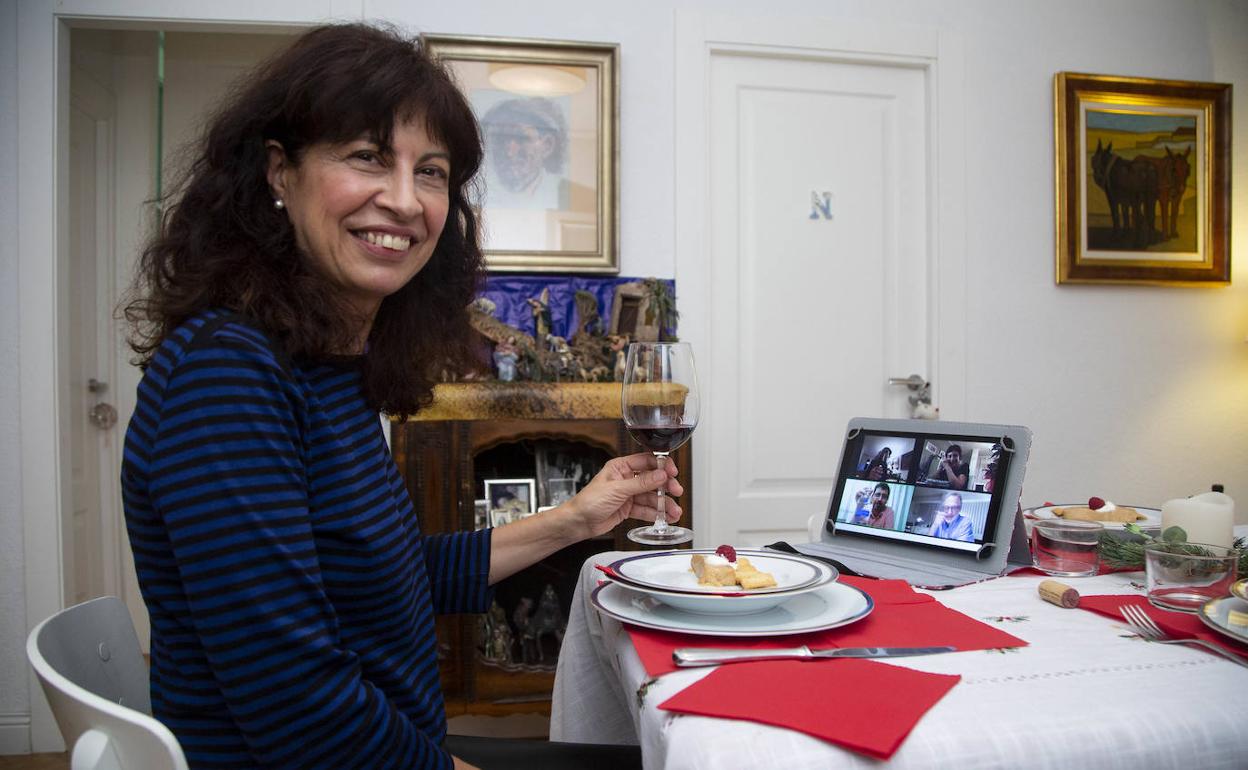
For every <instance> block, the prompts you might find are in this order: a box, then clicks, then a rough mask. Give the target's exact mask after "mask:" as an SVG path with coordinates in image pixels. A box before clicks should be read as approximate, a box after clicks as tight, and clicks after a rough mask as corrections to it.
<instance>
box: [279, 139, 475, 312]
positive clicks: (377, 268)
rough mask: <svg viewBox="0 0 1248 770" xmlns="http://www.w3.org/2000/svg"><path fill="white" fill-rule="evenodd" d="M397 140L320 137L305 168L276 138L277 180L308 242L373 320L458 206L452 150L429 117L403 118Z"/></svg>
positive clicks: (306, 248) (420, 263) (318, 262)
mask: <svg viewBox="0 0 1248 770" xmlns="http://www.w3.org/2000/svg"><path fill="white" fill-rule="evenodd" d="M391 142H392V144H393V147H390V148H387V149H384V150H383V149H382V148H380V147H378V146H377V144H376V143H375V142H373V141H372V140H371V139H369V138H367V137H361V138H359V139H356V140H354V141H350V142H345V143H343V144H315V145H311V146H309V147H308V148H307V149H306V150H305V151H304V155H303V158H302V159H301V162H300V163H299V165H298V166H295V165H292V164H291V162H290V159H289V158H288V157H287V156H286V153H285V152H284V150H283V149H282V147H281V145H279V144H278V143H277V142H271V143H270V145H269V171H268V178H269V185H270V187H271V188H272V189H273V193H274V195H276V196H277V197H279V198H281V199H282V201H283V202H284V204H285V208H286V212H287V214H288V216H289V217H290V221H291V224H292V225H293V226H294V230H295V239H296V242H297V244H298V245H299V248H300V249H301V250H302V251H303V252H304V253H305V254H307V255H308V257H309V258H310V259H311V260H312V262H313V263H314V264H315V266H316V268H317V269H318V270H320V271H321V272H322V273H323V274H325V275H326V276H328V277H329V278H331V279H332V280H334V281H335V282H336V283H338V285H339V286H341V287H342V290H343V291H344V292H345V294H346V295H347V298H348V299H349V301H350V302H351V303H352V304H353V305H354V306H355V307H356V308H357V309H358V310H359V311H360V312H361V313H362V314H363V315H364V317H365V318H367V319H369V320H371V319H372V318H373V317H374V316H375V315H376V313H377V308H378V307H379V306H380V305H381V301H382V300H383V299H385V298H386V297H387V296H389V295H391V294H393V293H394V292H396V291H398V290H399V289H401V288H403V286H404V285H406V284H407V282H408V281H410V280H411V279H412V277H413V276H415V275H416V274H417V273H419V272H420V270H421V268H423V267H424V266H425V263H427V262H428V261H429V258H430V257H431V256H432V255H433V250H434V248H435V247H436V246H437V244H438V237H439V236H441V234H442V228H443V226H444V225H445V224H446V217H447V211H448V209H449V208H450V185H449V180H450V171H451V160H450V154H449V153H448V152H447V151H446V148H444V147H442V146H441V145H440V144H438V143H436V142H434V141H433V140H432V139H430V138H429V136H428V134H426V132H425V127H424V121H423V120H420V119H417V120H413V121H411V122H408V123H403V124H399V125H396V126H395V128H394V132H393V136H392V137H391Z"/></svg>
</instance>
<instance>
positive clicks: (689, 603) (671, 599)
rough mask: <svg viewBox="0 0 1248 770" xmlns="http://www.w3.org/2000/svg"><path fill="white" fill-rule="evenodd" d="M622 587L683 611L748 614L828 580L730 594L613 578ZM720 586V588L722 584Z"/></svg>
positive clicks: (773, 605) (824, 583)
mask: <svg viewBox="0 0 1248 770" xmlns="http://www.w3.org/2000/svg"><path fill="white" fill-rule="evenodd" d="M828 569H829V570H832V572H833V573H834V574H833V576H832V577H833V579H835V577H836V574H835V572H836V570H835V568H833V567H830V566H829V567H828ZM616 582H617V583H619V584H620V585H621V586H623V587H625V588H628V589H630V590H632V591H637V592H639V593H643V594H646V595H647V596H653V597H654V598H655V599H658V600H659V601H661V602H663V603H664V604H666V605H668V606H671V607H675V608H676V609H678V610H684V611H685V612H693V613H696V614H699V615H748V614H750V613H752V612H763V611H765V610H769V609H771V608H772V607H776V606H779V605H781V604H784V603H785V602H787V601H788V600H790V599H792V598H793V597H794V596H798V595H800V594H804V593H809V592H811V591H818V590H819V589H820V588H821V587H823V586H824V585H827V583H828V582H831V581H824V582H819V583H815V584H814V585H809V586H805V587H804V588H794V589H792V590H789V591H781V592H779V593H764V594H759V593H754V592H752V591H740V589H738V591H739V592H738V593H731V594H702V593H681V592H678V591H664V590H662V589H659V588H650V587H648V586H642V585H637V584H636V583H628V582H624V581H618V580H617V581H616ZM721 589H722V587H721Z"/></svg>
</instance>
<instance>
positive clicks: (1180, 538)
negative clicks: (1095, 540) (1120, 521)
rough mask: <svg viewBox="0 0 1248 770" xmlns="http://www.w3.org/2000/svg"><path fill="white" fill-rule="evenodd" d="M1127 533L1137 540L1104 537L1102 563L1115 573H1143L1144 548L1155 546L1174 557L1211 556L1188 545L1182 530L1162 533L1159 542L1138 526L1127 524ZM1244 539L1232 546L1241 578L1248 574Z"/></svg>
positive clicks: (1105, 534)
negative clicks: (1120, 571) (1235, 552)
mask: <svg viewBox="0 0 1248 770" xmlns="http://www.w3.org/2000/svg"><path fill="white" fill-rule="evenodd" d="M1124 527H1125V529H1126V530H1127V531H1128V532H1130V533H1131V534H1133V535H1136V537H1134V538H1130V539H1124V538H1121V537H1115V536H1114V535H1112V534H1110V533H1109V532H1102V533H1101V542H1100V551H1101V561H1102V562H1104V563H1105V566H1107V567H1110V568H1112V569H1129V568H1132V567H1134V568H1136V569H1144V546H1146V545H1152V544H1154V543H1163V544H1165V545H1167V546H1168V547H1169V548H1170V549H1173V551H1174V552H1175V553H1180V554H1181V553H1187V554H1196V555H1209V554H1208V553H1207V552H1206V550H1205V549H1204V548H1201V547H1200V546H1196V545H1188V543H1187V533H1186V532H1184V531H1183V528H1182V527H1168V528H1167V529H1166V531H1165V532H1162V533H1161V537H1160V538H1156V537H1153V536H1152V535H1149V534H1147V533H1145V532H1144V530H1142V529H1140V527H1139V525H1138V524H1126V525H1124ZM1246 545H1248V544H1246V543H1245V541H1244V538H1242V537H1240V538H1236V539H1235V542H1234V543H1232V544H1231V548H1233V549H1235V550H1236V551H1237V552H1238V553H1239V569H1238V572H1239V574H1240V575H1245V574H1248V548H1246Z"/></svg>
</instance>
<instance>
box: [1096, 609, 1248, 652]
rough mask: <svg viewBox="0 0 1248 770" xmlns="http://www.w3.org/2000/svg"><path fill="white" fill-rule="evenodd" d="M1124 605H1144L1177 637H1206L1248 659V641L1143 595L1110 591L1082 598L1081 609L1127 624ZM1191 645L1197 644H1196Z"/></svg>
mask: <svg viewBox="0 0 1248 770" xmlns="http://www.w3.org/2000/svg"><path fill="white" fill-rule="evenodd" d="M1124 604H1134V605H1135V606H1137V607H1141V608H1143V610H1144V612H1145V613H1146V614H1147V615H1148V616H1149V617H1150V618H1152V619H1153V622H1154V623H1156V624H1157V625H1158V626H1161V630H1162V631H1165V632H1166V633H1167V634H1169V635H1170V636H1171V637H1173V638H1175V639H1202V640H1204V641H1206V642H1213V643H1214V644H1216V645H1218V646H1219V647H1221V648H1222V649H1224V650H1226V651H1227V652H1233V653H1235V654H1236V655H1242V656H1243V657H1245V658H1248V644H1240V643H1238V642H1236V641H1235V640H1233V639H1231V638H1229V637H1226V636H1223V635H1221V634H1219V633H1218V632H1216V631H1214V630H1212V629H1211V628H1209V627H1208V626H1206V625H1205V624H1204V623H1202V622H1201V620H1200V618H1198V617H1196V616H1195V615H1191V614H1188V613H1186V612H1172V611H1170V610H1163V609H1160V608H1158V607H1154V606H1153V605H1151V604H1149V603H1148V599H1147V598H1145V597H1143V596H1132V595H1112V594H1110V595H1093V596H1081V597H1079V609H1081V610H1088V611H1090V612H1095V613H1097V614H1098V615H1105V616H1106V617H1110V618H1113V619H1114V620H1119V621H1122V622H1123V623H1125V622H1126V621H1125V620H1123V619H1122V614H1121V613H1120V612H1119V611H1118V610H1119V608H1120V607H1122V606H1123V605H1124ZM1189 646H1192V647H1195V645H1189ZM1210 654H1212V653H1210Z"/></svg>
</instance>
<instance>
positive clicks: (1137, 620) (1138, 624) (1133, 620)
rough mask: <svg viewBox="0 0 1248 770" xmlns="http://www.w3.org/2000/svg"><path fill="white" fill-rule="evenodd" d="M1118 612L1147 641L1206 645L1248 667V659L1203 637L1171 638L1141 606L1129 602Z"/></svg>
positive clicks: (1232, 660)
mask: <svg viewBox="0 0 1248 770" xmlns="http://www.w3.org/2000/svg"><path fill="white" fill-rule="evenodd" d="M1118 612H1119V613H1120V614H1121V615H1122V619H1123V620H1125V621H1127V625H1128V626H1130V627H1131V630H1132V631H1134V632H1135V633H1136V635H1138V636H1139V637H1140V638H1141V639H1143V640H1144V641H1146V642H1157V643H1158V644H1194V645H1196V646H1198V647H1204V648H1205V649H1207V650H1209V651H1211V652H1216V653H1217V654H1219V655H1221V656H1222V657H1224V658H1226V659H1227V660H1229V661H1231V662H1232V663H1238V664H1239V665H1241V666H1244V667H1245V668H1248V660H1244V659H1243V658H1241V657H1239V656H1238V655H1235V654H1234V653H1230V652H1227V651H1226V650H1224V649H1222V648H1221V647H1219V646H1217V645H1216V644H1213V643H1211V642H1206V641H1205V640H1203V639H1171V638H1170V637H1169V635H1167V634H1166V632H1165V631H1162V630H1161V627H1160V626H1158V625H1157V624H1156V623H1155V622H1153V619H1152V618H1150V617H1149V616H1148V613H1147V612H1145V611H1144V610H1143V608H1141V607H1136V606H1135V605H1133V604H1127V605H1123V606H1122V607H1119V608H1118Z"/></svg>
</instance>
